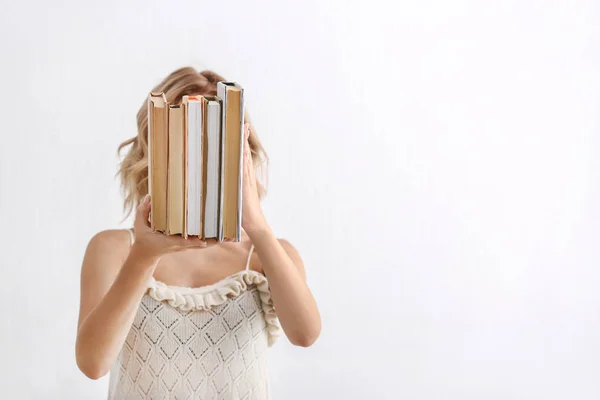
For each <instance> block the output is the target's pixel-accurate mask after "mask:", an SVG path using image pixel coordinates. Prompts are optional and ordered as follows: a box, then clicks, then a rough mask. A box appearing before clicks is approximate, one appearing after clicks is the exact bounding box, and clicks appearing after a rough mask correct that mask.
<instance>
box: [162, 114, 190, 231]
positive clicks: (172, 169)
mask: <svg viewBox="0 0 600 400" xmlns="http://www.w3.org/2000/svg"><path fill="white" fill-rule="evenodd" d="M185 159H186V157H185V120H184V115H183V107H182V106H181V105H170V106H169V162H168V182H167V204H168V207H167V234H168V235H177V234H181V235H183V236H185V237H187V234H186V230H185V170H186V168H185Z"/></svg>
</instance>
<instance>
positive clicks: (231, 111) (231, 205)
mask: <svg viewBox="0 0 600 400" xmlns="http://www.w3.org/2000/svg"><path fill="white" fill-rule="evenodd" d="M217 96H218V97H219V98H220V99H221V100H222V102H223V113H222V116H221V119H222V122H221V125H222V127H221V170H222V172H221V174H220V178H221V198H220V211H221V212H220V214H221V215H222V223H221V224H220V226H219V229H220V230H219V240H223V239H224V238H232V239H234V240H235V241H240V240H241V231H242V207H241V205H242V179H243V175H242V174H243V170H242V167H243V156H244V134H243V126H244V89H243V88H242V86H241V85H240V84H239V83H237V82H218V83H217Z"/></svg>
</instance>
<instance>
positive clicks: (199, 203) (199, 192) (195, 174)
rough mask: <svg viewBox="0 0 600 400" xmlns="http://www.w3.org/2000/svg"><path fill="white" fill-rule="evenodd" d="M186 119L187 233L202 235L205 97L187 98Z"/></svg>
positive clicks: (185, 99) (184, 102) (185, 103)
mask: <svg viewBox="0 0 600 400" xmlns="http://www.w3.org/2000/svg"><path fill="white" fill-rule="evenodd" d="M181 103H182V106H183V113H184V119H185V140H186V142H185V154H186V165H185V167H186V171H185V172H186V173H185V196H186V203H185V205H186V207H185V226H186V229H185V230H186V234H187V235H191V236H202V218H203V212H202V211H203V210H202V209H203V196H204V195H203V168H202V148H203V146H202V144H203V143H202V142H203V139H204V115H203V114H204V108H205V103H206V101H205V100H204V98H203V97H202V96H183V99H182V102H181Z"/></svg>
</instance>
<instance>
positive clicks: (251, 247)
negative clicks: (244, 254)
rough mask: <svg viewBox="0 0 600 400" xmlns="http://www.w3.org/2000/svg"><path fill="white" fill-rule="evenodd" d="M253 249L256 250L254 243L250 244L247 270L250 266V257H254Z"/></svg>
mask: <svg viewBox="0 0 600 400" xmlns="http://www.w3.org/2000/svg"><path fill="white" fill-rule="evenodd" d="M252 250H254V243H252V246H250V251H249V252H248V259H247V260H246V271H248V269H249V268H250V257H252Z"/></svg>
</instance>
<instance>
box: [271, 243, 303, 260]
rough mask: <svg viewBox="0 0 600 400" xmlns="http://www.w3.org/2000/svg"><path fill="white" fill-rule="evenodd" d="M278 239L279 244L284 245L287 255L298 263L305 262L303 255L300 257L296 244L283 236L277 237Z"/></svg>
mask: <svg viewBox="0 0 600 400" xmlns="http://www.w3.org/2000/svg"><path fill="white" fill-rule="evenodd" d="M277 240H278V241H279V244H281V247H283V249H284V250H285V252H286V253H287V255H288V256H289V257H290V258H291V259H292V261H294V262H295V263H297V264H303V263H302V257H300V253H299V252H298V249H296V248H295V247H294V245H293V244H291V243H290V242H289V240H287V239H283V238H277Z"/></svg>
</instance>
